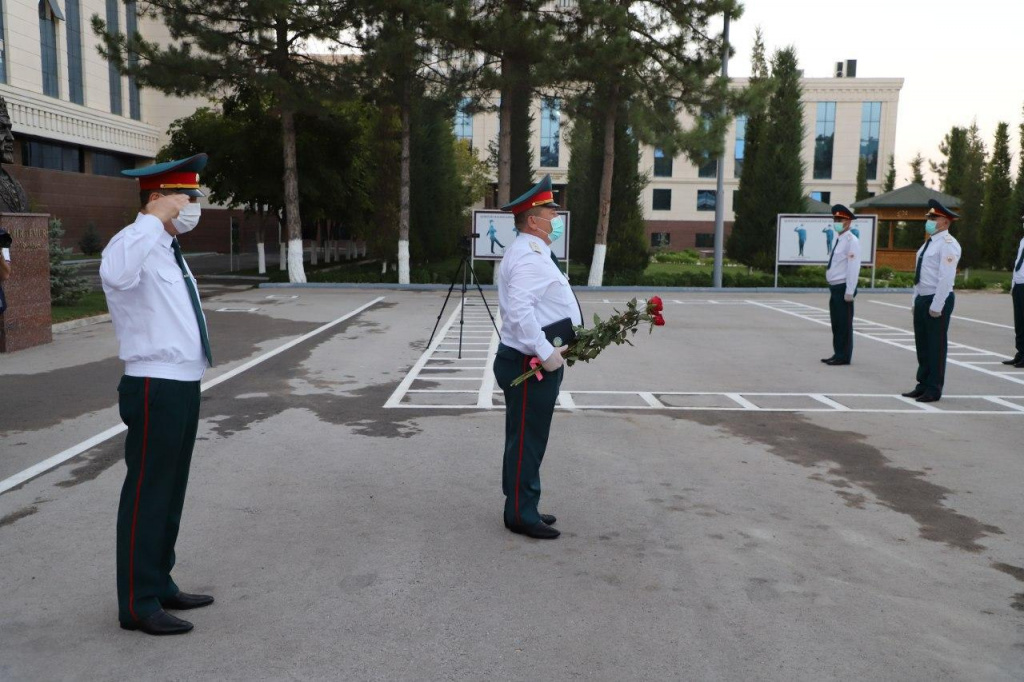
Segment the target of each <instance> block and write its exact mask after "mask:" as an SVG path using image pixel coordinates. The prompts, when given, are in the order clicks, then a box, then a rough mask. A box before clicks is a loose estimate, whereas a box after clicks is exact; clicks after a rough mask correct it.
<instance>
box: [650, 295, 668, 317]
mask: <svg viewBox="0 0 1024 682" xmlns="http://www.w3.org/2000/svg"><path fill="white" fill-rule="evenodd" d="M647 307H648V308H650V309H651V312H652V313H660V312H661V311H662V310H664V309H665V305H664V304H663V303H662V302H661V297H660V296H651V297H650V298H649V299H648V300H647Z"/></svg>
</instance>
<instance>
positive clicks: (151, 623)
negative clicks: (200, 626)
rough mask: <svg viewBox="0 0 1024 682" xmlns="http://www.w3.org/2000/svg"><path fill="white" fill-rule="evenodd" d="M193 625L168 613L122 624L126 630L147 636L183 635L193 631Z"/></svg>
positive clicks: (158, 613) (160, 613) (163, 612)
mask: <svg viewBox="0 0 1024 682" xmlns="http://www.w3.org/2000/svg"><path fill="white" fill-rule="evenodd" d="M192 627H193V626H192V623H190V622H188V621H187V620H182V619H181V618H178V617H177V616H172V615H171V614H169V613H167V612H166V611H157V612H156V613H154V614H153V615H151V616H147V617H146V618H143V619H142V620H136V621H132V622H131V623H121V628H122V629H124V630H142V631H143V632H145V633H146V634H147V635H183V634H185V633H186V632H190V631H191V630H192Z"/></svg>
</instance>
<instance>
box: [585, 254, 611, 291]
mask: <svg viewBox="0 0 1024 682" xmlns="http://www.w3.org/2000/svg"><path fill="white" fill-rule="evenodd" d="M607 250H608V247H607V246H605V245H604V244H594V258H593V259H592V260H591V261H590V277H589V278H588V279H587V286H588V287H599V286H601V281H602V280H603V279H604V254H605V251H607Z"/></svg>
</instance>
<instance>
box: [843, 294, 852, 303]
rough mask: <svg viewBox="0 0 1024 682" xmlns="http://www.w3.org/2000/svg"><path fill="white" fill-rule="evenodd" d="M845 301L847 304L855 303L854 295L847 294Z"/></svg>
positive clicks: (844, 297)
mask: <svg viewBox="0 0 1024 682" xmlns="http://www.w3.org/2000/svg"><path fill="white" fill-rule="evenodd" d="M843 300H844V301H846V302H847V303H853V294H846V295H845V296H843Z"/></svg>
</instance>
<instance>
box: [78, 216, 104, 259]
mask: <svg viewBox="0 0 1024 682" xmlns="http://www.w3.org/2000/svg"><path fill="white" fill-rule="evenodd" d="M78 250H79V251H81V252H82V253H84V254H85V255H86V256H92V255H95V254H97V253H99V252H100V251H102V250H103V240H102V239H100V233H99V232H97V231H96V223H94V222H93V221H91V220H90V221H89V223H88V224H87V225H86V226H85V234H83V235H82V238H81V239H79V240H78Z"/></svg>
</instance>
